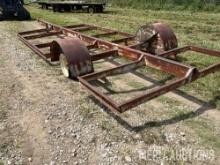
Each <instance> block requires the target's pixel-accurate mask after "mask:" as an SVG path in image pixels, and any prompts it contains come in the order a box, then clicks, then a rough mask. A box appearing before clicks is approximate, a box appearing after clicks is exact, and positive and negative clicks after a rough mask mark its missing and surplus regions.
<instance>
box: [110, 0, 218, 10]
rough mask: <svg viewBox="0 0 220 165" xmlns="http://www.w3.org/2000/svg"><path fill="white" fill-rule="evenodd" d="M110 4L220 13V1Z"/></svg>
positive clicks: (119, 1) (117, 0) (114, 0)
mask: <svg viewBox="0 0 220 165" xmlns="http://www.w3.org/2000/svg"><path fill="white" fill-rule="evenodd" d="M109 3H110V4H111V5H113V6H119V7H131V8H141V9H166V10H194V11H197V10H204V11H220V0H109Z"/></svg>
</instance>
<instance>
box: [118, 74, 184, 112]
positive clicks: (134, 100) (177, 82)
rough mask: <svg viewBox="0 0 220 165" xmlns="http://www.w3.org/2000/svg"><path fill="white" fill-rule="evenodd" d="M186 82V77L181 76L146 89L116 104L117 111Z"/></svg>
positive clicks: (124, 109) (133, 105) (134, 105)
mask: <svg viewBox="0 0 220 165" xmlns="http://www.w3.org/2000/svg"><path fill="white" fill-rule="evenodd" d="M187 82H188V81H187V78H185V77H183V78H181V79H177V80H175V81H173V82H170V83H168V84H165V85H163V86H160V87H156V88H153V89H151V90H149V91H146V92H145V93H144V94H142V95H140V96H137V97H135V98H132V99H129V100H127V101H125V102H124V103H122V104H120V105H119V106H118V108H119V112H121V113H122V112H125V111H126V110H128V109H131V108H134V107H136V106H138V105H140V104H142V103H144V102H146V101H149V100H151V99H153V98H155V97H158V96H161V95H163V94H165V93H167V92H169V91H172V90H174V89H176V88H178V87H180V86H182V85H184V84H186V83H187Z"/></svg>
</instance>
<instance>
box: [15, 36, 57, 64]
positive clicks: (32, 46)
mask: <svg viewBox="0 0 220 165" xmlns="http://www.w3.org/2000/svg"><path fill="white" fill-rule="evenodd" d="M18 37H19V39H20V40H21V41H22V42H23V43H24V44H25V45H27V46H28V47H29V48H31V49H32V50H33V51H34V52H35V53H36V54H37V55H38V56H39V57H41V58H42V59H43V60H44V61H46V62H47V63H48V64H50V65H53V64H52V63H51V62H50V61H49V60H48V59H47V58H48V57H47V56H46V55H45V53H44V52H42V51H41V50H40V49H39V48H38V47H36V46H35V45H33V44H31V43H30V42H29V41H28V40H26V39H25V38H24V37H22V35H20V33H18Z"/></svg>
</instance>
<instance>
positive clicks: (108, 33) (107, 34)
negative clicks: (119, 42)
mask: <svg viewBox="0 0 220 165" xmlns="http://www.w3.org/2000/svg"><path fill="white" fill-rule="evenodd" d="M115 34H117V32H115V31H113V32H107V33H101V34H95V35H92V37H97V38H98V37H105V36H110V35H115Z"/></svg>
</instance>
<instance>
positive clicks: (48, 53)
mask: <svg viewBox="0 0 220 165" xmlns="http://www.w3.org/2000/svg"><path fill="white" fill-rule="evenodd" d="M39 23H41V24H42V25H43V26H44V28H42V29H37V30H32V31H25V32H20V33H18V36H19V38H20V39H21V41H23V42H24V43H25V44H26V45H27V46H28V47H30V48H31V49H32V50H33V51H34V52H35V53H36V54H37V55H39V56H40V57H41V58H43V59H44V60H45V61H46V62H47V63H49V64H50V65H54V63H57V62H60V65H61V69H62V72H63V74H64V75H65V76H66V77H70V78H75V79H78V80H79V82H80V83H81V84H82V85H83V86H84V87H85V88H86V89H87V90H88V91H89V92H91V94H92V95H93V96H95V97H96V98H97V99H98V100H99V101H100V102H101V103H102V104H104V105H105V106H106V107H108V108H109V109H110V110H112V111H114V112H120V113H122V112H125V111H126V110H129V109H131V108H133V107H136V106H138V105H140V104H142V103H144V102H146V101H149V100H151V99H153V98H155V97H157V96H160V95H163V94H165V93H167V92H169V91H172V90H174V89H176V88H178V87H181V86H183V85H185V84H188V83H191V82H193V81H195V80H197V79H199V78H201V77H204V76H206V75H208V74H210V73H213V72H215V71H217V70H219V69H220V62H217V61H216V63H215V64H212V65H210V66H208V67H206V68H203V69H198V68H196V67H193V66H189V65H186V64H183V63H180V62H177V61H175V57H176V56H178V55H180V54H181V53H184V52H187V51H193V52H197V53H200V54H201V55H208V56H215V57H220V51H216V50H209V49H206V48H200V47H195V46H185V47H181V48H177V46H178V45H177V38H176V36H175V34H174V32H173V31H172V29H171V28H170V27H169V26H168V25H166V24H164V23H153V24H150V25H145V26H142V27H141V28H140V29H139V30H138V32H137V33H136V35H131V34H128V33H124V32H119V31H116V30H111V29H107V28H102V27H98V26H94V25H88V24H79V25H72V26H63V27H62V26H59V25H55V24H52V23H49V22H45V21H39ZM92 30H97V31H99V33H97V34H92V35H86V34H83V32H85V31H92ZM114 35H117V36H119V37H120V38H117V39H113V40H111V41H107V40H104V39H101V38H102V37H108V36H114ZM51 36H53V37H57V39H54V38H53V37H52V39H51ZM42 38H48V40H47V42H41V39H42ZM113 38H114V37H113ZM96 49H97V50H99V51H94V50H96ZM112 56H120V57H123V58H126V59H128V61H129V62H127V63H125V64H120V65H118V66H115V67H113V68H110V69H105V70H102V71H95V70H94V67H93V62H94V61H98V60H101V59H106V58H109V57H112ZM144 66H145V67H150V68H154V69H156V70H159V71H161V72H165V73H169V74H171V75H173V76H175V78H174V79H173V80H171V81H168V82H166V83H164V84H161V85H158V86H156V87H153V88H152V89H149V90H146V91H144V92H143V93H142V94H141V95H138V96H135V97H133V98H130V99H128V100H126V101H124V102H122V103H117V102H116V101H115V100H113V99H111V98H110V97H109V96H108V95H107V94H104V93H103V92H102V91H100V90H99V89H98V87H97V86H95V85H94V84H93V83H92V82H93V81H97V80H102V79H105V78H108V77H109V76H112V75H118V74H124V73H128V72H130V71H132V70H135V69H137V68H139V67H144ZM119 85H120V84H119ZM130 96H132V94H130Z"/></svg>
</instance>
